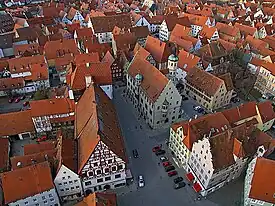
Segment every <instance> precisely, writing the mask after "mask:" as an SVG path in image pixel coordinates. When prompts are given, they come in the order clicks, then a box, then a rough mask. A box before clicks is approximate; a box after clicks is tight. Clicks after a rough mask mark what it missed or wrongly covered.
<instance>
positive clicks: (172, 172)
mask: <svg viewBox="0 0 275 206" xmlns="http://www.w3.org/2000/svg"><path fill="white" fill-rule="evenodd" d="M177 174H178V172H177V171H176V170H174V171H171V172H168V176H169V177H173V176H175V175H177Z"/></svg>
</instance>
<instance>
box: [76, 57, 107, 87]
mask: <svg viewBox="0 0 275 206" xmlns="http://www.w3.org/2000/svg"><path fill="white" fill-rule="evenodd" d="M85 76H92V78H93V80H94V82H95V83H96V84H99V85H109V84H112V73H111V68H110V64H109V63H108V62H98V63H96V62H94V63H91V64H90V65H89V66H88V67H87V65H86V64H82V65H79V66H78V67H76V68H75V70H74V72H73V73H72V76H71V88H72V89H73V90H82V89H85V88H86V82H85Z"/></svg>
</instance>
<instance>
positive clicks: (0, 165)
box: [0, 138, 10, 171]
mask: <svg viewBox="0 0 275 206" xmlns="http://www.w3.org/2000/svg"><path fill="white" fill-rule="evenodd" d="M9 153H10V142H9V139H8V138H0V171H6V170H7V169H8V167H9Z"/></svg>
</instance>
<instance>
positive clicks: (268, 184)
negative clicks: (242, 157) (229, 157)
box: [244, 157, 275, 206]
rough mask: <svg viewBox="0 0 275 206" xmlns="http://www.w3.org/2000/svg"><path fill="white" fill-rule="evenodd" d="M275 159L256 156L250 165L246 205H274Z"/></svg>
mask: <svg viewBox="0 0 275 206" xmlns="http://www.w3.org/2000/svg"><path fill="white" fill-rule="evenodd" d="M274 170H275V161H274V160H272V159H268V158H263V157H255V158H254V159H253V160H252V161H251V162H250V163H249V165H248V168H247V171H246V176H245V184H244V206H250V205H255V206H261V205H264V206H272V205H274V204H275V200H274V191H275V185H274V184H273V183H274V181H275V179H274V175H272V173H273V171H274Z"/></svg>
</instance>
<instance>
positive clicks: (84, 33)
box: [76, 28, 93, 39]
mask: <svg viewBox="0 0 275 206" xmlns="http://www.w3.org/2000/svg"><path fill="white" fill-rule="evenodd" d="M76 34H77V38H78V39H85V38H91V37H92V36H93V30H92V29H91V28H79V29H76Z"/></svg>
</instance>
